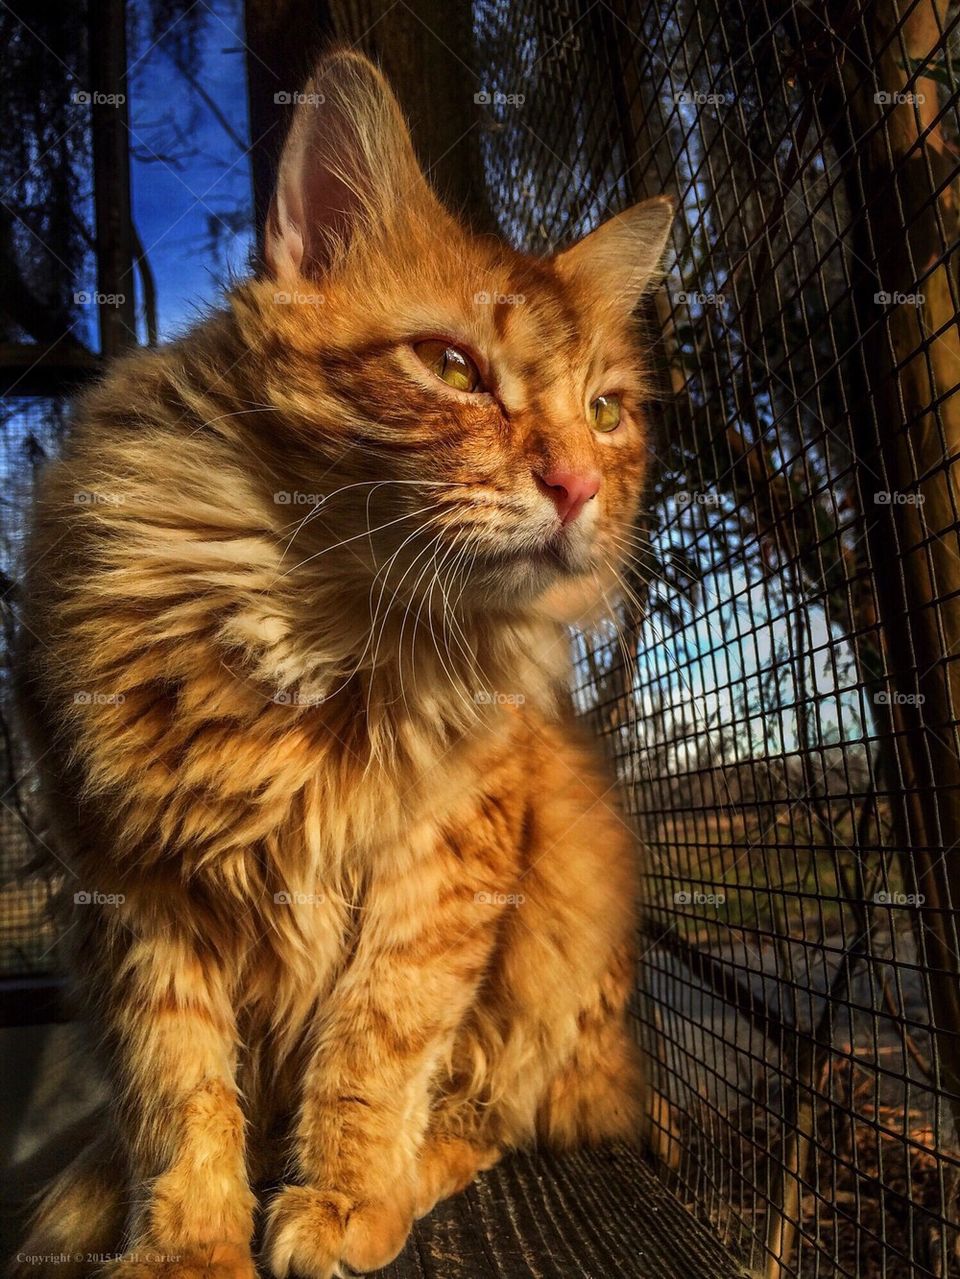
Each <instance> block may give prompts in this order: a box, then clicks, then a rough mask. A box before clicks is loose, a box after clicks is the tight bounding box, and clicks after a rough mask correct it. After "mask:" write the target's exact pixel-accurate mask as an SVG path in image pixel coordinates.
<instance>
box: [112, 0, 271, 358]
mask: <svg viewBox="0 0 960 1279" xmlns="http://www.w3.org/2000/svg"><path fill="white" fill-rule="evenodd" d="M141 8H142V6H136V7H135V13H136V14H138V13H139V10H140V9H141ZM196 13H199V14H200V15H201V23H202V26H201V30H200V35H199V49H200V62H199V66H198V67H197V80H198V81H199V82H200V83H201V84H202V86H203V88H204V90H205V91H206V93H207V94H208V95H209V96H210V98H212V99H213V101H214V102H215V104H216V106H217V107H218V108H219V109H220V111H221V112H222V113H223V115H224V116H225V117H226V119H227V122H228V124H229V126H230V129H231V130H232V132H233V133H235V134H236V135H238V137H239V138H241V139H246V138H248V124H247V120H248V117H247V97H246V80H245V65H244V46H243V19H242V5H241V4H240V3H239V0H199V2H198V4H197V6H196V7H195V10H194V11H193V14H192V15H191V16H195V14H196ZM176 35H177V33H176V32H175V31H170V32H169V34H167V35H166V36H165V38H161V39H160V40H159V41H156V42H154V40H153V39H152V38H151V33H150V32H149V31H148V30H147V29H146V26H145V22H143V21H139V20H137V19H136V18H135V23H134V30H133V31H131V39H130V49H129V62H130V73H129V74H130V80H129V97H130V103H129V109H130V130H131V135H132V136H131V145H132V150H133V155H132V158H131V181H132V189H133V214H134V221H135V223H136V227H137V230H138V232H139V235H140V239H141V242H142V244H143V247H144V249H145V251H146V253H147V257H148V258H149V260H150V263H151V265H152V267H153V273H154V276H155V279H156V286H157V310H158V319H159V326H160V336H161V338H164V337H170V336H171V335H173V334H174V333H177V332H178V331H181V330H182V329H183V328H184V327H185V326H186V325H187V324H189V323H190V321H191V320H192V319H193V318H194V317H195V316H196V314H197V310H198V308H202V307H203V306H204V305H206V304H209V303H210V302H213V301H215V300H216V298H217V297H218V295H219V293H220V291H221V288H222V284H223V281H224V279H225V277H226V274H227V270H228V269H232V270H233V271H235V272H240V273H242V272H243V271H244V270H245V269H246V264H247V261H248V259H249V251H250V247H251V240H252V215H251V206H252V195H251V185H250V164H249V160H248V158H247V157H246V156H245V155H244V153H243V150H242V149H241V148H240V147H239V146H238V145H237V142H236V140H235V139H234V138H232V137H231V136H230V133H228V131H227V130H226V129H225V128H224V127H223V125H222V124H221V123H220V122H219V121H218V120H217V118H216V115H215V113H214V112H213V110H212V109H211V108H210V107H209V106H208V105H207V104H206V103H205V102H204V101H203V100H202V98H201V96H200V95H199V94H197V93H196V92H194V91H193V90H192V89H191V87H190V86H189V84H188V83H186V82H185V81H184V79H183V78H182V77H181V75H180V73H179V72H178V70H177V68H176V66H175V65H174V61H173V59H174V57H175V56H176ZM241 224H242V225H241ZM214 240H216V243H214Z"/></svg>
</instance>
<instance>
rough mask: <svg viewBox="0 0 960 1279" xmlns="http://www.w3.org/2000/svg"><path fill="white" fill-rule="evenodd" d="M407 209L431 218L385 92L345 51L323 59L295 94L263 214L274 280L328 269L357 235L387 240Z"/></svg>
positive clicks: (366, 65) (428, 197)
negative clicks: (271, 192) (273, 184)
mask: <svg viewBox="0 0 960 1279" xmlns="http://www.w3.org/2000/svg"><path fill="white" fill-rule="evenodd" d="M411 208H417V209H419V211H420V212H424V213H426V214H427V215H428V216H430V214H431V213H432V212H435V213H436V214H439V213H440V206H439V203H438V201H437V200H436V198H435V196H434V195H433V193H432V192H431V190H430V188H429V186H428V185H427V182H426V179H425V178H424V175H423V172H422V170H421V168H420V165H419V163H418V161H417V158H416V155H415V153H414V150H413V144H412V143H411V141H410V133H409V130H408V129H407V125H406V122H405V120H404V118H403V113H402V112H401V110H400V106H399V104H398V102H397V100H396V98H395V97H394V95H393V92H392V91H391V89H390V87H389V85H388V84H387V82H386V80H384V78H383V76H382V75H381V74H380V72H379V71H378V70H377V68H376V67H375V66H374V65H373V63H372V62H370V61H368V60H367V59H366V58H364V57H362V56H361V55H359V54H356V53H352V52H336V53H332V54H330V55H328V56H327V57H325V58H323V59H322V60H321V61H320V62H319V63H318V65H317V68H316V70H315V71H314V74H313V75H312V76H311V78H310V80H309V82H308V83H307V86H306V89H305V90H304V92H303V93H302V94H300V95H299V97H298V101H297V105H296V110H295V112H294V117H293V123H292V124H291V126H290V132H289V133H288V135H287V139H286V142H285V144H284V147H283V154H282V156H281V159H280V169H279V174H278V177H277V187H276V190H275V191H274V195H273V199H272V201H271V204H270V211H269V214H268V216H267V226H266V234H265V239H264V258H265V260H266V264H267V268H268V271H269V272H270V274H271V275H272V276H273V278H274V279H276V280H277V281H282V280H291V279H295V278H297V277H298V276H308V277H316V276H319V275H322V274H323V273H324V272H326V271H328V270H329V269H330V268H331V267H332V266H333V265H334V263H335V262H336V261H337V260H338V259H339V258H340V257H341V256H342V255H343V254H344V253H345V252H346V251H347V250H348V249H349V248H350V246H351V245H352V244H353V243H354V242H355V241H356V240H357V239H358V238H360V237H379V236H382V235H384V234H387V235H389V233H390V229H391V228H392V227H394V226H395V225H396V223H397V221H398V219H399V218H400V217H402V216H403V214H404V213H405V212H408V211H409V210H410V209H411Z"/></svg>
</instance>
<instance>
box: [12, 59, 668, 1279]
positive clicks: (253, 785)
mask: <svg viewBox="0 0 960 1279" xmlns="http://www.w3.org/2000/svg"><path fill="white" fill-rule="evenodd" d="M670 220H671V209H670V204H669V202H668V201H667V200H665V199H658V200H652V201H649V202H647V203H645V204H642V205H639V206H637V207H635V208H633V209H630V210H628V211H627V212H626V213H625V214H622V215H621V216H619V217H617V218H614V219H612V220H611V221H609V222H607V223H606V224H605V225H604V226H603V227H601V228H600V229H599V230H597V231H595V232H593V234H591V235H588V236H587V237H586V238H585V239H584V240H582V241H581V242H580V243H579V244H577V245H575V246H574V247H573V248H571V249H568V250H566V251H565V252H562V253H559V254H557V255H555V256H553V257H550V258H546V259H544V260H533V259H531V258H529V257H525V256H523V255H521V254H519V253H516V252H514V251H512V250H511V249H509V248H508V247H506V246H504V245H503V244H500V243H497V242H496V241H494V240H492V239H489V238H479V237H475V236H473V235H471V234H470V233H469V232H467V231H466V230H465V229H464V228H463V227H461V226H460V225H459V224H458V223H457V222H456V221H455V220H454V219H453V218H452V217H451V216H450V215H449V214H448V213H447V212H446V211H445V210H444V209H443V208H442V207H441V206H440V204H439V203H438V202H437V200H436V198H435V197H434V195H433V194H432V193H431V191H430V190H429V188H428V186H427V183H426V181H425V179H424V177H423V175H422V173H421V171H420V169H419V167H418V165H417V162H416V160H415V157H414V153H413V150H412V147H411V144H410V139H409V136H408V133H407V130H406V127H405V124H404V122H403V119H402V117H401V114H400V111H399V108H398V106H397V104H396V102H395V100H394V98H393V96H392V95H391V93H390V91H389V89H388V87H387V86H386V84H385V83H384V81H383V79H382V78H381V76H380V75H379V73H378V72H377V71H376V70H375V68H374V67H373V66H372V65H371V64H370V63H368V62H367V61H365V60H364V59H362V58H360V57H358V56H356V55H354V54H351V53H335V54H332V55H331V56H329V57H328V58H326V59H325V60H324V61H323V62H322V63H321V64H320V66H319V68H318V70H317V73H316V76H315V79H314V81H313V83H312V84H311V85H310V86H308V94H307V96H306V98H305V99H304V100H303V101H302V103H301V105H300V106H299V108H298V112H297V115H296V117H295V120H294V123H293V127H292V130H291V133H290V136H289V138H288V140H287V143H286V147H285V150H284V152H283V156H282V160H281V164H280V173H279V180H278V186H277V191H276V195H275V197H274V202H273V207H272V209H271V213H270V218H269V223H268V227H267V235H266V249H265V262H266V269H265V270H264V271H263V273H262V274H261V276H260V278H257V279H253V280H250V281H248V282H246V283H244V284H242V285H240V286H239V287H238V288H236V289H235V290H234V291H233V292H232V294H231V295H230V298H229V308H228V309H227V310H226V311H224V312H223V313H221V314H216V315H214V316H213V317H212V318H211V319H209V320H207V321H205V322H204V323H202V324H200V325H199V326H198V327H197V328H196V329H194V330H193V332H191V333H190V334H189V335H188V336H187V337H185V338H184V339H183V340H181V341H178V342H175V343H173V344H171V345H170V346H167V347H166V348H164V349H161V350H158V351H140V352H138V353H136V354H135V355H133V356H131V357H130V358H129V359H127V360H125V361H123V362H122V363H120V364H119V365H117V366H116V367H115V368H114V370H113V372H112V373H111V375H110V377H109V378H108V379H107V380H106V381H105V382H104V384H103V385H102V386H100V387H98V388H97V389H95V390H94V391H93V392H91V393H90V394H89V395H87V397H86V398H85V399H84V400H83V402H82V403H81V405H80V409H79V412H78V415H77V421H76V424H75V427H74V430H73V432H72V434H71V437H70V439H69V441H68V443H67V445H66V448H65V450H64V454H63V457H62V460H60V461H59V462H57V463H56V464H55V465H54V466H52V467H51V469H50V470H49V472H48V474H47V475H46V478H45V481H44V483H43V485H42V488H41V492H40V494H39V498H38V505H37V509H36V518H35V527H34V533H33V541H32V546H31V554H30V559H31V562H32V568H31V570H30V577H29V586H28V591H27V600H28V604H27V609H26V616H25V652H24V670H25V675H24V698H25V702H26V704H27V709H28V712H29V716H30V719H31V721H32V723H33V734H34V742H35V748H36V753H37V755H38V757H39V758H40V760H41V768H42V770H43V772H44V774H45V782H46V790H47V795H48V800H49V805H50V808H51V812H52V814H53V818H54V822H55V826H56V829H57V833H58V839H59V840H60V842H61V843H62V849H61V850H60V855H61V856H62V857H63V858H64V859H65V860H66V861H67V862H68V863H69V865H70V866H71V867H72V869H73V871H74V872H75V877H72V878H70V880H69V884H68V888H67V895H68V897H70V898H72V897H74V895H76V904H75V905H74V906H73V913H72V919H71V922H72V925H73V926H72V928H71V929H70V932H69V941H70V942H71V943H72V945H73V951H74V961H73V962H74V971H75V974H76V977H77V989H78V992H79V994H80V996H81V997H82V999H83V1000H84V1001H85V1003H86V1007H87V1009H88V1011H89V1015H90V1018H91V1020H92V1021H93V1022H94V1023H95V1025H96V1026H97V1028H98V1030H99V1032H100V1043H101V1046H102V1053H103V1058H104V1063H105V1067H106V1070H107V1073H108V1078H109V1081H110V1086H111V1090H112V1104H111V1106H110V1108H109V1113H108V1114H106V1115H104V1116H102V1117H101V1118H100V1120H99V1122H98V1126H97V1136H96V1140H95V1141H93V1142H92V1143H91V1144H90V1146H89V1147H88V1149H86V1150H85V1151H84V1153H83V1154H82V1155H81V1156H80V1158H79V1160H78V1161H77V1162H76V1163H75V1164H74V1165H73V1166H72V1167H70V1168H69V1169H68V1170H67V1171H66V1172H65V1173H64V1174H63V1176H62V1177H61V1178H60V1180H59V1181H58V1182H57V1183H56V1184H55V1185H54V1186H53V1188H52V1189H51V1191H50V1192H49V1194H48V1196H47V1198H46V1200H45V1202H44V1203H43V1205H42V1206H41V1208H40V1211H39V1214H38V1218H37V1220H36V1222H35V1226H34V1231H33V1234H32V1237H31V1239H30V1241H29V1242H28V1243H27V1244H25V1245H24V1248H23V1252H24V1253H26V1254H30V1255H32V1256H43V1255H49V1254H54V1253H69V1254H76V1255H77V1256H78V1257H79V1258H80V1260H79V1261H78V1262H77V1263H76V1264H73V1263H71V1264H70V1265H67V1266H63V1265H60V1266H55V1265H53V1264H52V1263H42V1262H41V1263H39V1264H40V1270H41V1272H43V1271H44V1270H45V1269H46V1270H48V1271H49V1272H50V1273H56V1274H59V1275H61V1276H62V1275H65V1274H69V1275H83V1274H87V1273H89V1272H90V1271H94V1270H97V1269H98V1267H97V1265H96V1264H94V1263H88V1262H87V1260H86V1256H87V1254H113V1256H112V1259H111V1258H108V1260H107V1261H106V1262H105V1263H104V1264H103V1266H102V1273H103V1274H106V1275H109V1276H112V1277H113V1279H152V1277H153V1276H166V1277H167V1279H172V1277H174V1276H175V1277H177V1279H187V1277H189V1279H199V1277H200V1276H210V1277H213V1276H216V1277H218V1279H227V1277H230V1279H236V1277H238V1276H252V1275H253V1274H254V1262H253V1260H252V1255H253V1254H252V1247H253V1243H252V1240H253V1239H254V1234H255V1226H256V1225H257V1222H256V1221H255V1212H256V1210H257V1207H258V1204H257V1200H256V1199H255V1195H254V1190H253V1188H254V1187H257V1188H258V1189H260V1188H262V1187H263V1186H264V1185H270V1184H271V1183H272V1187H273V1188H272V1189H271V1190H270V1191H269V1193H267V1192H264V1193H263V1194H262V1196H261V1200H262V1205H261V1206H262V1208H263V1219H262V1223H261V1225H262V1230H261V1232H260V1235H258V1237H260V1238H262V1257H263V1263H264V1266H265V1268H266V1269H267V1270H268V1271H269V1272H270V1273H272V1274H273V1275H275V1276H279V1277H282V1276H286V1275H288V1274H296V1275H300V1276H304V1277H305V1279H321V1277H325V1276H330V1275H335V1274H341V1273H344V1271H345V1270H347V1269H349V1268H352V1269H353V1270H360V1271H367V1270H372V1269H376V1268H378V1267H379V1266H382V1265H384V1264H385V1263H387V1262H388V1261H389V1260H390V1259H391V1258H392V1257H393V1256H394V1255H395V1254H396V1253H397V1252H398V1251H399V1249H400V1248H401V1247H402V1246H403V1243H404V1240H405V1239H406V1237H407V1233H408V1231H409V1230H410V1226H411V1222H412V1221H413V1219H414V1218H415V1217H416V1216H417V1215H418V1214H422V1213H425V1212H427V1211H429V1209H430V1208H431V1206H432V1205H433V1204H434V1203H435V1202H436V1201H437V1200H438V1199H439V1198H441V1197H443V1196H445V1195H450V1194H452V1193H454V1192H455V1191H456V1190H458V1189H460V1188H461V1187H463V1186H465V1185H466V1184H467V1183H468V1182H469V1181H470V1180H471V1178H472V1177H473V1176H474V1174H475V1173H476V1172H477V1170H478V1169H482V1168H485V1167H488V1166H490V1165H491V1164H492V1163H493V1162H494V1161H495V1160H497V1159H498V1158H499V1157H500V1155H501V1154H502V1153H503V1152H504V1151H506V1150H509V1149H510V1148H511V1147H517V1146H522V1145H525V1144H528V1143H532V1142H535V1141H543V1142H548V1143H552V1144H554V1145H556V1146H561V1147H562V1146H568V1145H571V1144H573V1143H576V1142H593V1141H600V1140H603V1139H605V1138H613V1137H625V1136H629V1135H630V1134H632V1133H633V1132H634V1131H635V1128H636V1124H637V1120H638V1112H637V1102H636V1099H637V1092H638V1075H637V1069H636V1063H635V1057H634V1050H633V1047H632V1045H631V1042H630V1039H629V1036H628V1033H627V1031H626V1029H625V1004H626V1001H627V996H628V992H629V991H630V989H631V987H632V985H633V981H634V959H633V951H632V935H633V924H634V870H633V860H634V854H633V849H632V845H631V840H630V837H629V835H628V833H627V830H626V828H625V826H624V824H623V822H622V821H621V818H620V817H619V816H618V810H617V804H616V800H615V797H614V794H613V791H612V789H611V783H610V779H609V778H608V777H607V776H606V774H605V772H604V770H603V768H602V767H601V766H600V765H599V764H598V762H597V761H596V760H595V758H594V753H593V751H592V750H591V748H590V747H589V746H588V744H587V743H586V742H585V741H583V740H582V738H581V735H580V733H579V731H578V730H577V728H576V726H575V725H574V723H573V722H572V719H571V716H570V714H569V713H568V710H567V709H566V706H567V698H566V696H565V693H564V688H565V684H566V681H567V680H568V676H569V667H568V661H569V658H568V641H567V634H566V630H565V625H564V624H565V623H572V622H577V621H589V620H591V619H593V618H595V617H596V616H597V615H598V614H600V613H602V612H603V611H604V610H605V609H607V608H608V606H609V604H610V603H611V601H612V600H613V598H614V596H615V595H616V591H617V583H618V570H619V568H621V567H622V558H623V554H622V548H623V547H624V546H625V545H626V539H628V537H629V530H630V528H631V524H632V522H633V520H634V517H635V514H636V510H637V504H638V500H639V494H640V492H641V486H642V480H643V474H644V463H645V453H646V448H647V444H646V437H645V432H644V424H643V417H642V403H643V397H644V384H643V380H642V375H641V372H640V359H639V352H638V349H637V339H636V335H635V333H634V332H633V328H632V322H631V312H632V311H633V309H634V307H635V304H636V302H637V299H638V297H639V295H640V294H641V292H642V290H643V288H644V287H645V285H646V284H647V282H648V281H649V279H650V277H651V276H652V275H653V274H654V273H655V272H656V270H657V266H658V262H659V260H660V257H661V254H662V251H663V248H664V244H665V240H666V236H667V233H668V227H669V224H670ZM24 1270H25V1272H26V1273H29V1274H32V1275H36V1273H37V1266H36V1265H26V1266H24Z"/></svg>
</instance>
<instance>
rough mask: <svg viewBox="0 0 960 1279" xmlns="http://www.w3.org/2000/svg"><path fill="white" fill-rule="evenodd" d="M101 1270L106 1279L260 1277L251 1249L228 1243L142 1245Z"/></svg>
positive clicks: (255, 1278)
mask: <svg viewBox="0 0 960 1279" xmlns="http://www.w3.org/2000/svg"><path fill="white" fill-rule="evenodd" d="M99 1273H100V1275H101V1276H102V1279H257V1271H256V1267H255V1266H254V1263H253V1257H252V1256H251V1255H250V1251H249V1249H248V1248H246V1247H243V1246H241V1245H238V1244H227V1243H224V1244H210V1245H209V1246H207V1247H203V1248H190V1249H185V1250H183V1251H177V1250H176V1249H173V1248H149V1247H146V1248H139V1249H137V1250H136V1251H132V1252H129V1253H127V1254H126V1255H125V1256H123V1257H118V1258H117V1259H116V1260H115V1261H110V1262H108V1264H107V1265H105V1266H104V1267H103V1268H102V1269H101V1270H100V1272H99Z"/></svg>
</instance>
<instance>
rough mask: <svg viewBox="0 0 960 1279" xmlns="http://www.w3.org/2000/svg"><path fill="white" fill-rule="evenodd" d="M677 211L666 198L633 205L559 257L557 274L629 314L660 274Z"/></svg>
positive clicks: (662, 197)
mask: <svg viewBox="0 0 960 1279" xmlns="http://www.w3.org/2000/svg"><path fill="white" fill-rule="evenodd" d="M673 212H674V205H673V200H672V199H671V198H670V197H669V196H665V195H659V196H655V197H654V198H653V199H652V200H644V201H643V202H642V203H640V204H634V205H633V206H632V207H631V208H629V209H626V210H625V211H624V212H623V213H618V214H617V215H616V217H613V218H609V219H608V220H607V221H606V222H604V223H603V224H602V225H601V226H599V227H597V229H596V230H595V231H591V232H590V234H589V235H586V236H584V238H583V239H582V240H580V241H579V243H577V244H575V245H573V247H572V248H570V249H566V250H564V252H562V253H559V254H557V257H556V258H555V262H556V265H557V269H558V270H559V271H560V273H561V274H562V275H564V276H566V277H567V278H568V279H569V280H571V281H572V282H574V283H576V284H577V285H579V286H581V287H583V288H585V289H590V290H592V291H593V292H595V293H601V294H603V295H605V296H606V297H608V298H609V299H610V301H611V305H612V306H613V307H615V308H616V309H618V310H620V311H621V312H622V313H623V314H624V315H629V314H630V312H632V311H633V309H634V308H635V307H636V305H637V303H638V302H639V301H640V297H641V295H642V294H643V292H644V290H645V289H646V288H647V286H648V285H649V284H650V283H651V282H652V281H653V280H654V279H655V277H656V276H657V274H658V273H659V270H660V266H661V261H662V259H663V255H664V251H665V249H666V246H667V236H668V235H669V234H670V227H671V225H672V224H673Z"/></svg>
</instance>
